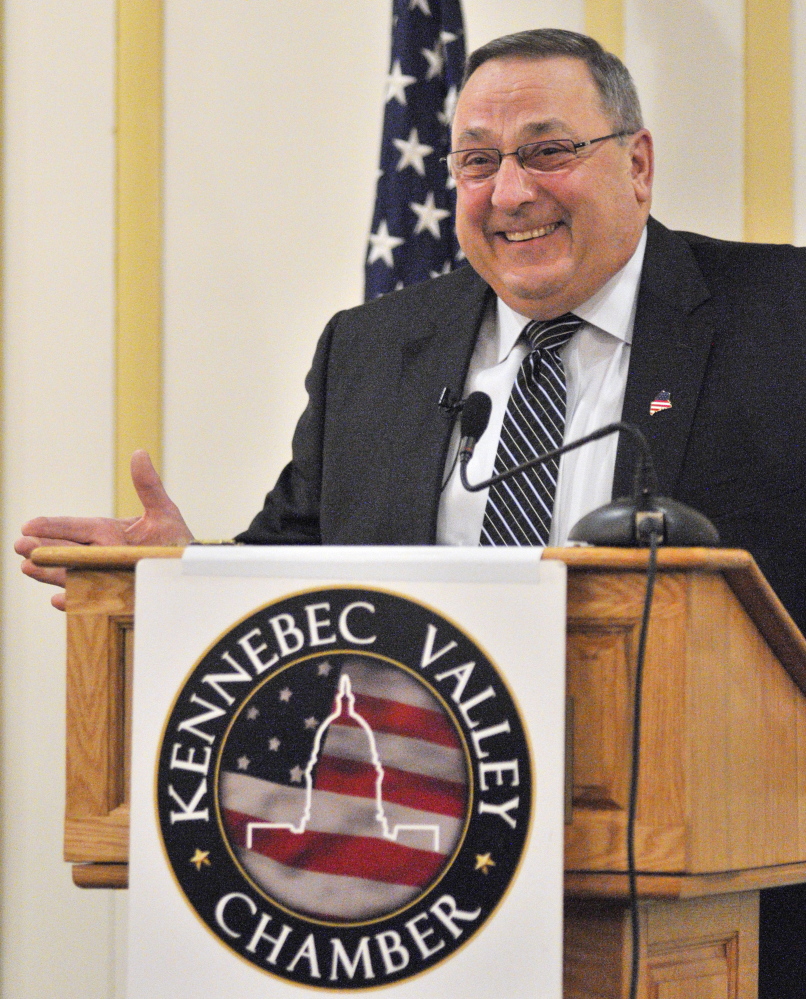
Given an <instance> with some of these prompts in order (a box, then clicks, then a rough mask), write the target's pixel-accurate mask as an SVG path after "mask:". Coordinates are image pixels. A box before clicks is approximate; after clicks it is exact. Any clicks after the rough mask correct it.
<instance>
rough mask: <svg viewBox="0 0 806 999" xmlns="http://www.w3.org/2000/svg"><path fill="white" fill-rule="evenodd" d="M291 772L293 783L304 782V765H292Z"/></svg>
mask: <svg viewBox="0 0 806 999" xmlns="http://www.w3.org/2000/svg"><path fill="white" fill-rule="evenodd" d="M289 774H290V775H291V781H292V783H294V784H301V783H302V767H299V766H297V767H292V768H291V770H290V771H289Z"/></svg>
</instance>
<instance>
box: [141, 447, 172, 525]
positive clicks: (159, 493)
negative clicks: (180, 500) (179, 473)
mask: <svg viewBox="0 0 806 999" xmlns="http://www.w3.org/2000/svg"><path fill="white" fill-rule="evenodd" d="M131 472H132V484H133V485H134V488H135V489H136V491H137V495H138V496H139V497H140V502H141V503H142V504H143V509H144V510H145V512H146V513H148V512H149V511H151V512H153V511H157V510H164V509H165V507H166V506H171V507H173V503H172V502H171V500H170V498H169V496H168V494H167V493H166V492H165V487H164V486H163V484H162V479H161V478H160V477H159V475H158V474H157V470H156V468H154V466H153V464H152V463H151V458H150V457H149V454H148V451H143V450H139V451H135V452H134V454H133V455H132V461H131Z"/></svg>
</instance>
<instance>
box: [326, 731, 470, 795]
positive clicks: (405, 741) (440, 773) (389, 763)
mask: <svg viewBox="0 0 806 999" xmlns="http://www.w3.org/2000/svg"><path fill="white" fill-rule="evenodd" d="M375 745H376V747H377V750H378V756H379V757H380V759H381V760H382V761H383V765H384V766H385V767H398V768H399V769H400V770H408V771H410V772H411V773H416V774H423V775H424V776H426V777H441V778H442V779H443V780H449V781H456V782H458V783H466V782H467V771H466V768H465V756H464V753H463V752H462V751H461V750H459V749H451V748H450V747H448V746H439V745H437V744H436V743H433V742H424V741H423V740H422V739H409V738H408V737H407V736H403V735H393V734H392V733H390V732H378V733H377V734H376V735H375ZM324 754H327V755H329V756H340V757H342V758H344V759H348V760H367V759H369V752H368V744H367V736H366V733H365V732H364V731H363V729H360V728H351V727H350V726H348V725H331V726H330V728H329V729H328V732H327V738H326V740H325V748H324V753H323V755H324Z"/></svg>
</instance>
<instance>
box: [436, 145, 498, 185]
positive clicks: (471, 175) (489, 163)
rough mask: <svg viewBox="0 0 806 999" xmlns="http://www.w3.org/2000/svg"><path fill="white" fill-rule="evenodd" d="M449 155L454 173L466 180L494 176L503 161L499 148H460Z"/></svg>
mask: <svg viewBox="0 0 806 999" xmlns="http://www.w3.org/2000/svg"><path fill="white" fill-rule="evenodd" d="M449 157H450V161H451V164H452V166H453V172H454V174H455V175H456V176H457V177H462V178H463V179H465V180H483V179H484V178H485V177H492V175H493V174H494V173H495V172H496V171H497V170H498V166H499V163H500V162H501V160H500V157H499V154H498V150H497V149H460V150H459V151H458V152H455V153H450V154H449Z"/></svg>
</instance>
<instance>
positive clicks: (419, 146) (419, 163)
mask: <svg viewBox="0 0 806 999" xmlns="http://www.w3.org/2000/svg"><path fill="white" fill-rule="evenodd" d="M393 142H394V145H395V146H396V147H397V148H398V149H399V150H400V152H401V154H402V155H401V157H400V159H399V160H398V161H397V169H398V171H400V170H405V169H406V167H409V166H410V167H413V168H414V169H415V170H416V171H417V173H418V174H419V175H420V176H421V177H425V163H424V162H423V160H424V159H425V157H426V156H428V155H429V153H433V151H434V147H433V146H426V145H425V143H423V142H420V136H419V135H418V134H417V129H416V128H413V129H412V130H411V131H410V132H409V137H408V139H394V140H393Z"/></svg>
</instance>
